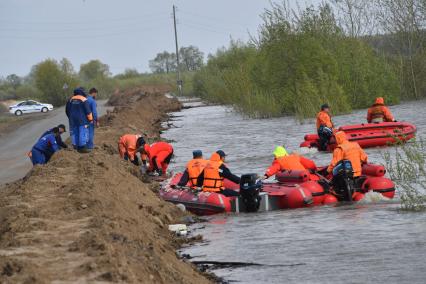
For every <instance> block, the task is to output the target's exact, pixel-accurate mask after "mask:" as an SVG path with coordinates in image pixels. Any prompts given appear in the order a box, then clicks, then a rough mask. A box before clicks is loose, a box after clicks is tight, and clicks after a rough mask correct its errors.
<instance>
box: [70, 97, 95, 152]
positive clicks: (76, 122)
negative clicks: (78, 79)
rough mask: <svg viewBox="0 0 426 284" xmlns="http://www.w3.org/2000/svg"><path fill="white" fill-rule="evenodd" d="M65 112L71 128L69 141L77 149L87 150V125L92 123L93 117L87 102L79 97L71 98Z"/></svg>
mask: <svg viewBox="0 0 426 284" xmlns="http://www.w3.org/2000/svg"><path fill="white" fill-rule="evenodd" d="M65 112H66V114H67V116H68V119H69V121H70V125H71V126H72V128H71V131H70V134H71V135H72V138H71V141H72V142H73V143H75V144H74V146H76V148H77V149H83V148H87V142H88V140H89V125H90V124H91V123H93V115H92V111H91V110H90V105H89V101H88V100H87V99H86V98H85V97H84V96H81V95H76V96H73V97H72V98H71V99H70V100H69V101H68V102H67V105H66V108H65Z"/></svg>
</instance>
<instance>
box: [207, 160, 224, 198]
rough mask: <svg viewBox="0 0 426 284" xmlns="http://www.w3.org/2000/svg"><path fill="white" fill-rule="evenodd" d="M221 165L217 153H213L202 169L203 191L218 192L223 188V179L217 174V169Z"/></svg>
mask: <svg viewBox="0 0 426 284" xmlns="http://www.w3.org/2000/svg"><path fill="white" fill-rule="evenodd" d="M222 164H223V162H222V160H221V159H220V156H219V154H218V153H213V154H212V156H211V157H210V160H209V161H208V163H207V165H206V167H205V168H204V182H203V191H208V192H218V191H220V190H222V189H223V188H224V186H223V177H221V176H220V174H219V168H220V166H221V165H222Z"/></svg>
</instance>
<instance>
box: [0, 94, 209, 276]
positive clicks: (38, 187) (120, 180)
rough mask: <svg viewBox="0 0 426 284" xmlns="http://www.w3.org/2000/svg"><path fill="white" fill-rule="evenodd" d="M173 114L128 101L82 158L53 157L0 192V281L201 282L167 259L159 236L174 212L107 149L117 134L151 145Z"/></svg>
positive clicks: (169, 104) (163, 103)
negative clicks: (133, 136) (139, 135)
mask: <svg viewBox="0 0 426 284" xmlns="http://www.w3.org/2000/svg"><path fill="white" fill-rule="evenodd" d="M129 96H131V95H130V94H129ZM122 103H123V102H120V104H122ZM179 107H180V105H179V103H178V102H177V101H176V100H171V99H168V98H166V97H165V96H162V95H161V96H160V95H145V96H138V99H136V100H135V101H134V102H133V104H132V106H125V107H122V108H121V109H120V110H115V111H113V112H110V113H109V114H107V115H106V116H105V117H104V118H103V119H102V121H101V123H102V124H101V125H103V126H102V127H101V128H99V129H97V132H96V139H95V142H96V144H97V145H98V146H97V148H96V149H95V150H94V151H93V152H92V153H90V154H78V153H76V152H75V151H65V150H64V151H61V152H59V153H57V154H55V155H54V157H53V158H52V160H51V161H50V162H49V163H48V164H47V165H45V166H37V167H35V168H34V169H33V170H32V171H31V172H30V173H29V174H28V175H27V176H26V177H25V178H24V179H23V180H21V181H18V182H16V183H13V184H9V185H6V186H5V187H4V188H0V282H1V283H16V282H19V283H50V282H52V281H59V282H61V281H68V282H92V281H107V282H111V281H112V282H132V283H207V282H208V280H206V279H205V278H204V277H203V276H202V275H200V274H199V273H198V272H197V271H196V270H195V269H194V267H193V266H191V265H190V264H187V263H184V262H182V261H181V260H179V259H178V258H177V257H176V254H175V246H174V245H173V244H174V241H173V236H172V235H171V234H170V233H169V232H168V230H167V224H169V223H173V222H179V221H180V220H181V218H182V217H183V214H184V213H182V212H180V210H179V209H177V208H176V207H175V206H174V205H172V204H169V203H165V202H164V201H162V200H160V199H159V198H158V197H157V195H156V194H155V193H154V192H153V191H152V190H151V189H150V187H152V184H144V183H143V182H141V180H140V179H139V178H138V177H137V176H136V175H135V174H134V173H135V172H137V171H136V169H135V167H134V166H133V165H131V164H129V163H127V162H125V161H122V160H120V159H119V157H118V154H117V150H116V148H117V140H118V138H119V137H120V136H121V135H122V134H124V133H145V134H147V135H148V136H149V137H150V138H151V139H153V140H154V139H156V138H158V137H159V128H160V122H161V121H162V120H163V119H164V118H165V116H166V114H165V112H166V111H171V110H177V109H178V108H179ZM132 173H133V174H132Z"/></svg>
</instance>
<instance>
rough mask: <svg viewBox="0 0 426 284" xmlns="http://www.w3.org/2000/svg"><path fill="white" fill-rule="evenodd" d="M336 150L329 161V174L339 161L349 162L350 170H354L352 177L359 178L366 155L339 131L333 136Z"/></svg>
mask: <svg viewBox="0 0 426 284" xmlns="http://www.w3.org/2000/svg"><path fill="white" fill-rule="evenodd" d="M335 137H336V142H337V148H336V149H334V152H333V159H332V160H331V163H330V166H329V167H328V169H327V170H328V172H329V173H331V172H332V171H333V168H334V167H335V166H336V165H337V164H338V163H339V162H340V161H341V160H349V161H351V164H352V168H353V170H354V177H359V176H360V175H361V172H362V165H361V163H366V162H367V160H368V156H367V154H365V152H364V150H362V149H361V147H360V146H359V144H358V143H356V142H349V141H348V140H347V138H346V134H345V133H344V132H343V131H339V132H337V133H336V134H335Z"/></svg>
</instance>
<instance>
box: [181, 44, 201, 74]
mask: <svg viewBox="0 0 426 284" xmlns="http://www.w3.org/2000/svg"><path fill="white" fill-rule="evenodd" d="M179 56H180V58H181V70H182V71H198V70H200V69H201V67H203V60H204V54H203V53H202V52H201V51H200V50H199V49H198V47H196V46H193V45H190V46H188V47H181V48H180V50H179Z"/></svg>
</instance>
